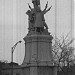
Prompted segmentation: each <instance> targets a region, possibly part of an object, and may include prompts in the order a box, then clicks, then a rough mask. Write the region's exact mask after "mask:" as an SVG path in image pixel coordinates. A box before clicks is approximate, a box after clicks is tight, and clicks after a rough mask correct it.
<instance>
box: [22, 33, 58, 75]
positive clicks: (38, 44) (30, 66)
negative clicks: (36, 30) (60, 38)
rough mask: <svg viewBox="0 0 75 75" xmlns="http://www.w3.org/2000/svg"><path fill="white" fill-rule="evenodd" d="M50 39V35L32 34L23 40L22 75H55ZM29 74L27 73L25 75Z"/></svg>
mask: <svg viewBox="0 0 75 75" xmlns="http://www.w3.org/2000/svg"><path fill="white" fill-rule="evenodd" d="M52 39H53V37H52V36H51V35H50V34H47V35H45V34H32V35H27V36H26V37H25V38H24V41H25V58H24V61H23V63H22V65H21V66H22V67H23V68H24V72H23V73H24V75H57V73H55V72H56V67H55V66H54V65H53V57H52V49H51V47H52ZM26 72H29V73H26Z"/></svg>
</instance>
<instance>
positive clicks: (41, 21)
mask: <svg viewBox="0 0 75 75" xmlns="http://www.w3.org/2000/svg"><path fill="white" fill-rule="evenodd" d="M32 3H33V6H34V8H31V6H30V5H29V4H28V6H29V8H30V10H28V11H27V12H26V14H27V15H28V16H29V31H31V30H32V29H34V30H37V31H39V32H40V31H42V32H43V31H44V28H45V29H46V30H48V26H47V24H46V22H45V18H44V15H45V14H46V13H47V12H48V11H49V10H50V9H51V7H52V6H51V7H50V8H48V9H47V6H48V2H47V4H46V6H45V9H44V10H43V11H42V10H41V9H40V7H39V5H40V0H32Z"/></svg>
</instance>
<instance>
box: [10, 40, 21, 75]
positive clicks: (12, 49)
mask: <svg viewBox="0 0 75 75" xmlns="http://www.w3.org/2000/svg"><path fill="white" fill-rule="evenodd" d="M21 42H22V41H18V42H17V43H16V44H15V45H14V46H13V47H11V52H12V53H11V64H12V71H11V75H13V52H14V50H15V48H16V46H17V44H18V43H21Z"/></svg>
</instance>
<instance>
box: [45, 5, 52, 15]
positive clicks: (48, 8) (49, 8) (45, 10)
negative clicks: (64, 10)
mask: <svg viewBox="0 0 75 75" xmlns="http://www.w3.org/2000/svg"><path fill="white" fill-rule="evenodd" d="M51 7H52V6H51ZM51 7H50V8H48V9H47V10H45V11H44V14H46V13H47V12H48V11H49V10H50V9H51Z"/></svg>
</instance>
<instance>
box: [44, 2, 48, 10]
mask: <svg viewBox="0 0 75 75" xmlns="http://www.w3.org/2000/svg"><path fill="white" fill-rule="evenodd" d="M47 7H48V1H47V4H46V6H45V9H44V10H43V11H45V10H46V9H47Z"/></svg>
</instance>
